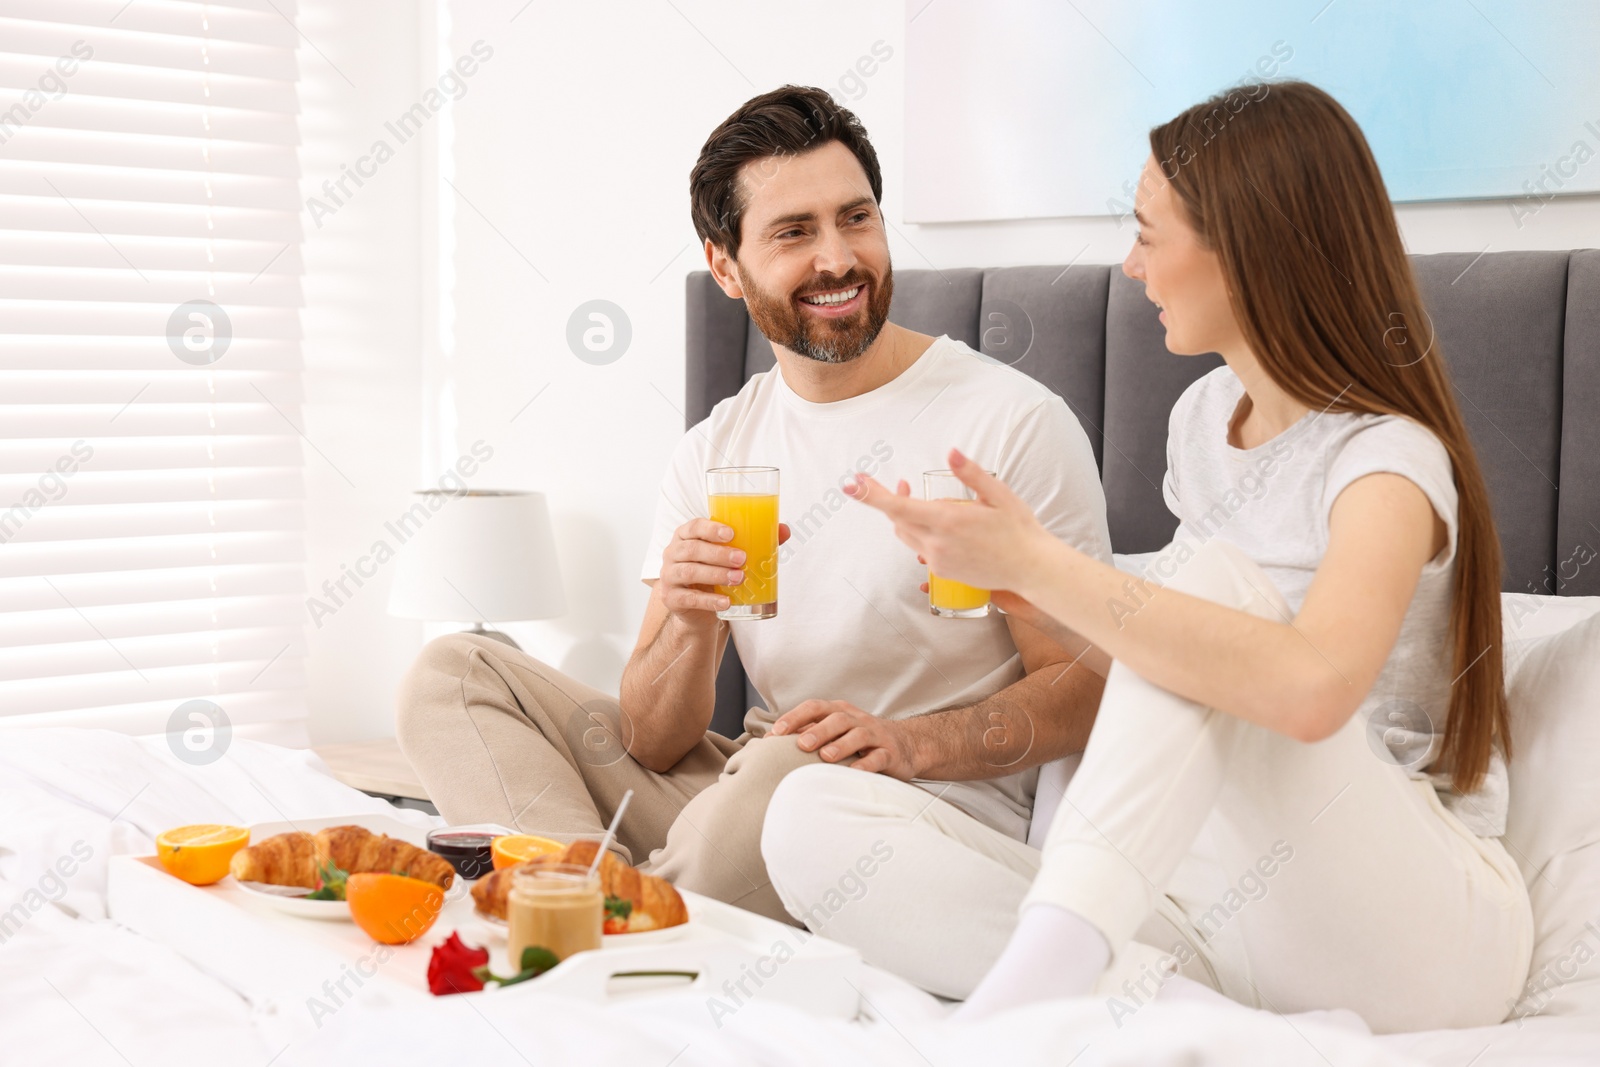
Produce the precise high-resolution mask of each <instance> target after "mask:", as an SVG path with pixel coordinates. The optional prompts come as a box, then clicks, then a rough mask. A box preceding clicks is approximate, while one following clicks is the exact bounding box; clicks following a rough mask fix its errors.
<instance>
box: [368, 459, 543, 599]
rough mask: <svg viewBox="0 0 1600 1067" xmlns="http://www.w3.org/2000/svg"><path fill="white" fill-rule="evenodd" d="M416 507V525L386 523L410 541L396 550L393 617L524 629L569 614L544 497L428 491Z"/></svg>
mask: <svg viewBox="0 0 1600 1067" xmlns="http://www.w3.org/2000/svg"><path fill="white" fill-rule="evenodd" d="M412 500H413V504H412V506H411V508H410V510H409V511H408V512H407V513H406V515H407V516H409V518H410V521H409V522H408V521H407V519H406V517H402V518H399V519H396V520H395V521H393V522H390V523H388V524H387V525H388V527H389V532H390V533H391V534H392V535H394V537H395V538H396V539H399V538H400V537H401V535H405V539H404V541H403V543H401V544H399V545H397V546H396V548H395V575H394V584H393V585H392V586H391V587H390V589H389V614H391V615H398V616H400V617H401V618H406V619H438V620H451V621H460V620H467V621H473V622H517V621H521V620H524V619H549V618H553V617H555V616H557V615H563V614H565V613H566V610H567V596H566V592H565V591H564V590H563V589H562V586H561V568H560V565H559V563H558V562H557V560H556V542H555V535H554V534H553V532H552V531H551V528H550V510H549V508H547V507H546V506H545V499H544V494H543V493H523V492H514V491H501V490H493V489H473V490H468V491H466V492H452V491H450V490H447V489H425V490H422V491H420V492H417V493H414V494H412ZM424 516H425V517H424Z"/></svg>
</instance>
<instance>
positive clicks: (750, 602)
mask: <svg viewBox="0 0 1600 1067" xmlns="http://www.w3.org/2000/svg"><path fill="white" fill-rule="evenodd" d="M706 495H707V497H709V499H710V508H711V518H712V520H713V521H714V522H720V523H722V524H723V525H725V526H730V527H732V528H733V540H732V541H731V542H729V547H730V548H738V549H743V550H744V557H745V558H744V567H743V570H744V581H742V582H740V583H739V584H738V585H719V586H717V587H716V591H717V592H718V593H720V594H722V595H723V596H725V597H727V598H728V607H727V608H726V609H724V610H722V611H719V612H717V618H719V619H730V620H739V619H770V618H772V617H773V616H775V615H777V614H778V468H776V467H713V468H712V469H711V470H708V471H706Z"/></svg>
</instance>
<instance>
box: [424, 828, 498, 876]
mask: <svg viewBox="0 0 1600 1067" xmlns="http://www.w3.org/2000/svg"><path fill="white" fill-rule="evenodd" d="M495 837H496V835H495V834H490V833H484V832H483V831H482V830H452V829H450V828H449V827H443V828H441V829H438V830H431V831H429V832H428V851H429V852H432V853H434V854H435V855H438V856H441V857H443V858H444V859H447V860H449V861H450V866H452V867H454V868H455V869H456V873H457V874H459V875H460V876H461V877H463V878H465V879H468V880H469V881H470V880H472V879H474V878H482V877H483V876H484V875H486V874H488V873H489V872H490V871H492V870H493V869H494V853H493V845H494V839H495Z"/></svg>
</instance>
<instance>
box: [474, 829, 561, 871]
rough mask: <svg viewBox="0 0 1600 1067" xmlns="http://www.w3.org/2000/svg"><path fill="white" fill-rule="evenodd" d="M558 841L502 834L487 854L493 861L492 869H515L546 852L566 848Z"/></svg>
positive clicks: (527, 835)
mask: <svg viewBox="0 0 1600 1067" xmlns="http://www.w3.org/2000/svg"><path fill="white" fill-rule="evenodd" d="M566 847H567V846H566V845H563V844H562V843H561V842H560V841H552V840H550V839H549V838H548V837H535V836H534V835H533V834H504V835H502V836H500V837H497V838H495V839H494V843H493V844H492V845H490V846H489V854H490V856H492V857H493V860H494V869H495V870H497V871H498V870H499V869H500V868H502V867H515V866H516V865H517V864H519V863H521V862H523V861H524V860H531V859H533V857H535V856H543V855H544V854H546V853H548V852H560V851H561V850H562V849H564V848H566Z"/></svg>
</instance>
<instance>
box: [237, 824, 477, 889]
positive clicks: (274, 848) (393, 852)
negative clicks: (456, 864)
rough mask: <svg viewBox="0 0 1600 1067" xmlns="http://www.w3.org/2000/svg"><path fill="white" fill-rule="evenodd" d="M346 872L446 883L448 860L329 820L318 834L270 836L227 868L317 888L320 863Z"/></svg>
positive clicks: (254, 878) (240, 875)
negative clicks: (326, 825) (382, 874)
mask: <svg viewBox="0 0 1600 1067" xmlns="http://www.w3.org/2000/svg"><path fill="white" fill-rule="evenodd" d="M330 862H331V863H332V864H333V865H334V866H335V867H337V868H339V869H340V870H342V871H344V872H345V873H346V874H365V873H369V872H381V873H384V874H404V875H407V876H409V877H411V878H420V879H421V880H422V881H424V882H432V883H433V884H434V885H437V886H438V887H439V888H441V889H449V888H450V883H451V881H452V880H453V879H454V878H455V869H454V868H452V867H451V866H450V861H449V860H447V859H445V858H444V857H442V856H436V855H434V854H433V853H432V852H428V851H425V850H423V849H420V848H418V847H417V846H415V845H413V844H411V843H409V842H406V841H400V840H397V839H396V838H393V837H389V836H387V835H385V834H375V833H373V832H372V831H370V830H367V829H364V828H362V827H360V826H330V827H328V828H327V829H326V830H320V831H318V832H317V834H316V836H315V837H313V836H312V835H311V834H308V833H302V832H299V831H292V832H290V833H286V834H278V835H276V836H275V837H269V838H267V839H266V840H265V841H262V842H261V843H260V844H256V845H251V846H250V847H248V848H242V849H240V850H239V851H238V852H235V853H234V854H233V860H232V862H231V863H230V864H229V865H228V869H229V871H230V872H231V873H232V874H233V876H234V877H235V878H237V879H239V880H240V881H241V882H265V883H267V884H268V885H295V886H304V887H305V888H307V889H315V888H316V887H317V885H318V884H319V878H318V874H319V872H320V871H321V869H322V867H323V865H324V864H327V863H330Z"/></svg>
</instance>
